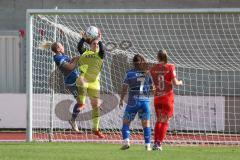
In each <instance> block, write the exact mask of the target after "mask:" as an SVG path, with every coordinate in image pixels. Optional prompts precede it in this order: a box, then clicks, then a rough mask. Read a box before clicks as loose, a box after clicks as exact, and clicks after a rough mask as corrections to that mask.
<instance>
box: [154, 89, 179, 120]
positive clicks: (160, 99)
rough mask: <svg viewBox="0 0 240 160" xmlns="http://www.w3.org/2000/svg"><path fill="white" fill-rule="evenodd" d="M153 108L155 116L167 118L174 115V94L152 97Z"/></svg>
mask: <svg viewBox="0 0 240 160" xmlns="http://www.w3.org/2000/svg"><path fill="white" fill-rule="evenodd" d="M154 107H155V112H156V114H157V116H161V115H167V116H168V117H169V118H170V117H172V116H173V113H174V94H173V93H170V94H168V95H164V96H155V97H154Z"/></svg>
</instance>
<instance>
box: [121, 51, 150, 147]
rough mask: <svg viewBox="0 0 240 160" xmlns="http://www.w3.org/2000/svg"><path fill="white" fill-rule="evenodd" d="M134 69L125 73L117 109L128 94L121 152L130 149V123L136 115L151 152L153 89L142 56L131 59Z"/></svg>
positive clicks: (146, 144)
mask: <svg viewBox="0 0 240 160" xmlns="http://www.w3.org/2000/svg"><path fill="white" fill-rule="evenodd" d="M133 65H134V69H132V70H129V71H127V73H126V76H125V80H124V83H123V88H122V93H121V99H120V104H119V107H120V108H121V107H122V106H123V101H124V97H125V95H126V94H127V92H128V102H127V106H126V109H125V112H124V116H123V126H122V136H123V146H122V147H121V149H122V150H125V149H128V148H129V147H130V140H129V137H130V129H129V126H130V123H131V121H133V120H134V118H135V116H136V114H137V113H138V116H139V118H140V119H141V121H142V126H143V131H144V139H145V146H146V150H148V151H149V150H151V146H150V143H151V128H150V113H151V111H150V94H151V91H152V89H153V81H152V78H151V76H150V74H149V73H147V63H146V60H145V58H144V57H143V56H141V55H139V54H137V55H135V56H134V57H133Z"/></svg>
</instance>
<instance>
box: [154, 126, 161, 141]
mask: <svg viewBox="0 0 240 160" xmlns="http://www.w3.org/2000/svg"><path fill="white" fill-rule="evenodd" d="M161 126H162V125H161V123H160V122H156V124H155V128H154V142H160V131H161Z"/></svg>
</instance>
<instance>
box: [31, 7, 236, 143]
mask: <svg viewBox="0 0 240 160" xmlns="http://www.w3.org/2000/svg"><path fill="white" fill-rule="evenodd" d="M88 26H96V27H98V28H100V30H101V32H102V34H103V43H104V45H105V47H106V56H105V57H104V64H103V68H102V71H101V78H100V83H101V99H103V102H104V103H103V106H102V110H101V120H100V128H101V131H102V132H103V133H104V134H105V135H106V138H105V139H99V138H97V137H96V136H95V135H93V134H92V133H91V126H92V124H91V123H92V122H91V110H92V108H91V105H90V104H89V103H88V104H87V107H86V109H85V110H84V111H83V112H81V113H80V114H79V115H78V117H77V122H78V126H79V128H80V130H81V133H76V132H74V131H72V130H71V126H70V125H69V124H68V120H69V119H70V118H71V112H72V108H73V105H74V103H75V100H74V98H73V96H72V95H71V94H69V93H68V92H67V91H66V90H65V88H64V84H63V76H62V75H61V73H60V72H59V70H58V69H57V68H56V67H55V65H54V61H53V53H52V52H51V51H50V49H48V48H45V49H43V48H44V47H43V46H40V45H41V44H42V43H43V42H46V41H51V42H53V41H59V42H61V43H62V44H63V45H64V47H65V52H66V54H67V55H69V56H70V57H73V56H77V55H78V51H77V43H78V42H79V40H80V38H81V36H80V34H79V33H80V31H82V30H85V29H86V28H87V27H88ZM27 35H28V36H27V95H28V96H27V102H28V109H27V110H28V112H27V118H28V119H27V141H32V140H37V141H83V142H85V141H94V142H106V143H107V142H110V143H115V142H116V143H119V142H120V141H121V127H122V116H123V112H124V110H120V109H119V108H118V101H119V93H120V88H121V84H122V82H123V78H124V77H123V76H124V74H125V72H126V71H127V70H128V69H130V68H131V60H132V57H133V55H134V54H136V53H140V54H142V55H144V56H145V57H146V58H147V60H148V62H149V63H156V54H157V51H158V50H160V49H163V48H164V49H166V50H167V51H168V52H169V58H170V59H169V61H170V62H171V63H174V64H175V65H176V69H177V75H178V79H181V80H183V82H184V85H183V86H181V87H176V88H174V90H175V104H174V105H175V113H174V117H173V118H172V120H171V122H170V126H169V129H168V134H167V138H166V141H165V143H171V144H214V145H215V144H216V145H217V144H221V145H240V9H94V10H93V9H85V10H75V9H73V10H65V9H58V10H56V9H52V10H51V9H41V10H39V9H36V10H35V9H33V10H27ZM151 108H152V114H151V127H152V129H153V128H154V123H155V114H154V107H153V104H152V105H151ZM142 134H143V131H142V129H141V124H140V122H139V121H138V120H136V119H135V120H134V121H133V123H132V124H131V140H133V141H134V142H136V143H142V141H143V137H142Z"/></svg>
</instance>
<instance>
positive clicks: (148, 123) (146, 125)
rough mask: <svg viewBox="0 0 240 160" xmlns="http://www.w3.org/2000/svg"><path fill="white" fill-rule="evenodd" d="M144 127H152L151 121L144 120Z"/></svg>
mask: <svg viewBox="0 0 240 160" xmlns="http://www.w3.org/2000/svg"><path fill="white" fill-rule="evenodd" d="M142 126H143V128H145V127H150V121H149V120H142Z"/></svg>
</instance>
